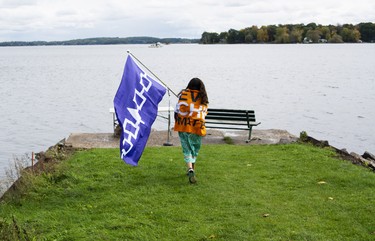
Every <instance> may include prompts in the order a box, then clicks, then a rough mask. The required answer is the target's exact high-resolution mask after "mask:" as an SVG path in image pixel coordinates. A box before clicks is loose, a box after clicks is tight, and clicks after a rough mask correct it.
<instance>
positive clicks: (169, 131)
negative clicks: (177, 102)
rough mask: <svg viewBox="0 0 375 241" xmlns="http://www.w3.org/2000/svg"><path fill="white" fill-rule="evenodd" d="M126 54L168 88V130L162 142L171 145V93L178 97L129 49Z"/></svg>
mask: <svg viewBox="0 0 375 241" xmlns="http://www.w3.org/2000/svg"><path fill="white" fill-rule="evenodd" d="M127 52H128V54H130V55H131V56H132V57H133V58H134V59H135V60H137V61H138V63H140V64H141V65H142V66H143V67H145V69H147V70H148V71H149V72H150V73H151V74H152V75H153V76H155V77H156V78H157V79H158V80H159V81H160V83H162V84H163V85H164V86H165V87H166V88H167V89H168V131H167V135H168V136H167V142H165V143H164V144H163V146H173V143H171V142H170V140H169V137H170V136H171V94H170V92H172V93H173V94H174V96H176V97H178V96H177V95H176V93H175V92H173V90H172V89H171V88H169V86H168V85H167V84H165V83H164V82H163V81H162V80H161V79H160V78H159V77H158V76H157V75H156V74H154V73H153V72H152V71H151V70H150V69H149V68H147V66H146V65H144V64H143V63H142V62H141V61H140V60H139V59H138V58H137V57H135V56H134V55H133V54H132V53H131V52H130V51H129V50H127Z"/></svg>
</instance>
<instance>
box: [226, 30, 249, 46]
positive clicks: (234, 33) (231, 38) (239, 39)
mask: <svg viewBox="0 0 375 241" xmlns="http://www.w3.org/2000/svg"><path fill="white" fill-rule="evenodd" d="M227 42H228V43H229V44H238V43H245V35H244V33H243V32H240V31H238V30H235V29H229V31H228V37H227Z"/></svg>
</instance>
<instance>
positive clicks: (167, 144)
mask: <svg viewBox="0 0 375 241" xmlns="http://www.w3.org/2000/svg"><path fill="white" fill-rule="evenodd" d="M170 136H171V94H170V93H169V89H168V131H167V142H165V143H164V144H163V146H173V144H172V143H171V142H170V141H169V137H170Z"/></svg>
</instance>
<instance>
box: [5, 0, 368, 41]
mask: <svg viewBox="0 0 375 241" xmlns="http://www.w3.org/2000/svg"><path fill="white" fill-rule="evenodd" d="M374 11H375V3H374V2H373V0H357V1H355V2H352V1H342V0H315V1H300V0H288V1H284V2H283V1H278V0H200V1H198V0H179V1H175V0H163V1H160V0H157V1H156V0H137V1H134V0H107V1H96V0H53V1H51V0H0V41H11V40H27V41H29V40H67V39H74V38H86V37H101V36H106V37H127V36H154V37H188V38H199V37H200V36H201V34H202V33H203V32H204V31H215V32H222V31H228V30H229V29H230V28H234V29H242V28H245V27H249V26H252V25H258V26H261V25H270V24H286V23H292V24H293V23H305V24H307V23H310V22H316V23H320V24H336V23H353V24H356V23H359V22H366V21H367V22H368V21H374V19H373V17H372V16H373V12H374Z"/></svg>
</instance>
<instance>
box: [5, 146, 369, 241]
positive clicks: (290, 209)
mask: <svg viewBox="0 0 375 241" xmlns="http://www.w3.org/2000/svg"><path fill="white" fill-rule="evenodd" d="M196 174H197V180H198V182H197V184H190V183H189V181H188V178H187V176H186V168H185V165H184V163H183V160H182V151H181V149H180V147H148V148H146V149H145V152H144V154H143V156H142V158H141V160H140V163H139V166H138V167H132V166H129V165H126V164H124V163H123V162H122V160H121V159H120V158H119V151H118V149H92V150H84V151H78V152H76V153H75V154H74V155H73V156H72V157H71V158H69V159H68V160H66V161H63V162H61V163H60V164H59V165H58V166H57V167H56V169H55V170H54V171H52V172H49V173H44V174H42V175H38V176H32V177H29V178H28V179H30V181H29V182H31V184H30V185H28V187H27V188H25V190H24V192H23V194H22V195H17V198H15V196H13V197H12V196H7V197H5V198H4V200H3V201H2V202H1V203H0V217H1V218H0V228H1V230H0V239H1V238H2V237H3V239H6V238H9V237H11V236H12V237H24V238H25V240H27V238H29V239H30V240H32V239H35V240H184V241H186V240H314V241H317V240H324V241H326V240H340V241H344V240H351V241H352V240H353V241H354V240H361V241H365V240H375V218H374V217H375V206H374V200H375V191H374V190H375V174H374V173H373V172H371V171H369V170H368V169H366V168H364V167H360V166H355V165H353V164H351V163H349V162H347V161H344V160H340V159H337V158H335V155H334V152H333V151H331V150H330V149H321V148H317V147H313V146H310V145H306V144H287V145H252V146H235V145H205V146H203V147H202V150H201V153H200V156H199V158H198V162H197V168H196Z"/></svg>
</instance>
